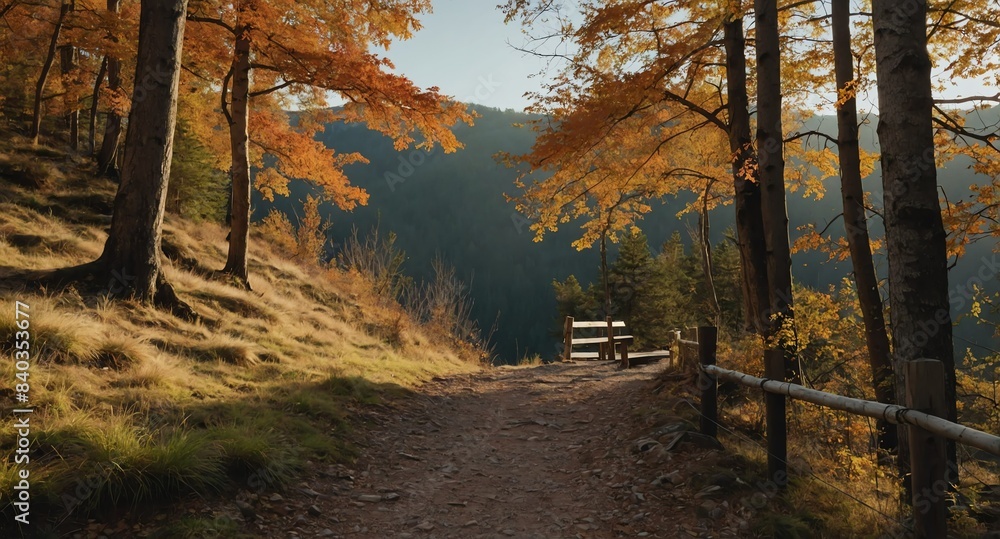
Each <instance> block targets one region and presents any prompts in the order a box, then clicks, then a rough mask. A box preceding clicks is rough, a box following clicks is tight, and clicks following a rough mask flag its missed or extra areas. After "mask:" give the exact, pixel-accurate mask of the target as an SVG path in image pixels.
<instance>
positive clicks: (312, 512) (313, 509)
mask: <svg viewBox="0 0 1000 539" xmlns="http://www.w3.org/2000/svg"><path fill="white" fill-rule="evenodd" d="M309 514H310V515H312V516H314V517H318V516H320V515H322V514H323V511H321V510H320V508H319V507H316V506H315V505H310V506H309Z"/></svg>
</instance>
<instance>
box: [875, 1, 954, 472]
mask: <svg viewBox="0 0 1000 539" xmlns="http://www.w3.org/2000/svg"><path fill="white" fill-rule="evenodd" d="M872 7H873V12H872V21H873V25H874V30H875V55H876V71H877V77H878V106H879V125H878V138H879V144H880V146H881V150H882V155H881V160H882V183H883V190H884V193H883V200H884V205H885V210H884V215H883V218H884V221H885V229H886V249H887V252H888V255H889V302H890V305H891V307H892V310H891V312H890V320H891V327H892V336H893V342H894V343H895V350H894V363H895V367H896V369H895V370H896V373H897V377H900V376H902V374H903V373H904V372H905V371H906V369H905V368H904V367H905V363H906V362H907V361H911V360H915V359H920V358H932V359H937V360H940V361H942V362H943V363H944V365H945V376H946V380H945V400H946V401H947V405H948V419H949V420H951V421H955V420H956V419H957V411H956V391H955V390H956V386H955V362H954V355H953V354H954V351H953V348H952V319H951V314H950V305H949V301H948V257H947V250H946V236H945V231H944V226H943V223H942V218H941V206H940V203H939V200H938V190H937V169H936V165H935V159H934V157H935V145H934V129H933V120H932V109H933V106H934V102H933V95H932V91H931V61H930V58H929V56H928V53H927V22H926V21H927V19H926V17H927V3H926V2H925V1H923V0H917V1H914V2H910V3H908V4H907V8H906V9H903V8H902V7H901V6H900V5H899V4H897V3H895V2H890V1H888V0H874V2H873V4H872ZM905 387H906V383H905V380H899V381H898V382H897V398H898V399H899V400H900V401H901V402H902V401H903V398H904V395H903V394H902V391H903V390H904V388H905ZM900 434H903V432H901V433H900ZM901 443H902V437H901ZM949 460H950V465H951V467H952V468H953V470H954V471H956V472H957V468H955V464H956V462H957V461H956V453H955V447H954V444H951V445H950V447H949ZM900 464H901V466H902V467H904V469H905V468H906V463H904V462H902V459H901V462H900Z"/></svg>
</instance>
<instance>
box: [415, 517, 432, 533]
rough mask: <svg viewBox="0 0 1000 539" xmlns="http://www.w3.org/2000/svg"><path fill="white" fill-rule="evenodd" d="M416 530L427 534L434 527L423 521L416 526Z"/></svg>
mask: <svg viewBox="0 0 1000 539" xmlns="http://www.w3.org/2000/svg"><path fill="white" fill-rule="evenodd" d="M417 529H418V530H420V531H422V532H429V531H431V530H433V529H434V525H433V524H431V523H430V522H428V521H426V520H425V521H423V522H421V523H420V524H417Z"/></svg>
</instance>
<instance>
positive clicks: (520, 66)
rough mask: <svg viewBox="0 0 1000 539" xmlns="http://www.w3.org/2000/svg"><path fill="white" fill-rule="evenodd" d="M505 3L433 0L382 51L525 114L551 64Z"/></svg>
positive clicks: (425, 82) (959, 91)
mask: <svg viewBox="0 0 1000 539" xmlns="http://www.w3.org/2000/svg"><path fill="white" fill-rule="evenodd" d="M504 1H505V0H434V1H433V6H434V12H433V13H431V14H430V15H424V16H423V17H421V22H422V24H423V26H424V27H423V29H421V30H420V31H419V32H417V33H416V34H414V36H413V38H411V39H410V40H408V41H402V42H396V43H394V44H393V46H392V47H391V48H390V49H389V51H388V52H385V51H381V52H382V54H385V55H386V56H387V57H388V58H389V59H391V60H392V61H393V63H394V64H395V65H396V72H397V73H399V74H402V75H405V76H407V77H409V78H410V80H412V81H413V82H414V83H416V84H417V85H419V86H420V87H424V88H426V87H430V86H437V87H439V88H440V89H441V91H442V93H444V94H445V95H448V96H451V97H454V98H456V99H458V100H460V101H464V102H467V103H477V104H481V105H486V106H489V107H496V108H501V109H507V108H512V109H515V110H522V109H524V107H526V106H527V105H529V104H530V102H529V100H528V99H526V98H524V97H523V94H524V93H525V92H528V91H538V90H539V89H541V84H542V82H543V81H544V80H545V77H544V75H542V76H539V75H538V73H539V72H540V71H544V69H545V65H546V62H545V60H544V59H541V58H537V57H534V56H532V55H530V54H525V53H522V52H520V51H517V50H515V49H514V47H512V46H511V45H514V46H523V45H524V44H525V36H524V34H522V32H521V26H520V24H519V23H518V22H517V21H515V22H514V23H512V24H509V25H507V24H504V22H503V13H502V12H501V11H500V10H498V9H497V8H496V6H497V4H500V3H503V2H504ZM567 4H569V5H571V6H573V5H575V2H573V1H569V2H567ZM546 50H549V49H546ZM831 76H832V72H831ZM995 92H996V89H991V88H990V85H988V84H983V83H981V82H971V81H961V82H958V83H953V85H952V87H951V88H948V89H946V90H945V92H944V94H943V95H942V97H949V98H953V97H959V96H962V95H975V94H986V95H992V94H993V93H995ZM875 99H876V95H875V93H874V92H872V93H871V95H869V96H868V99H867V100H864V99H863V100H862V101H863V102H862V103H861V105H860V106H861V108H862V109H866V108H867V109H874V108H876V106H875V103H874V101H875ZM817 101H818V102H817V108H818V109H819V110H818V112H820V113H821V114H833V110H832V108H830V107H829V106H828V104H827V103H820V101H829V99H825V100H817ZM827 109H829V110H827Z"/></svg>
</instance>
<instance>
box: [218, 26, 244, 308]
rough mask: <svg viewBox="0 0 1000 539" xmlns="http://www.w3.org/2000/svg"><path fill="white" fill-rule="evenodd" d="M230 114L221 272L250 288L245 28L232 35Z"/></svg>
mask: <svg viewBox="0 0 1000 539" xmlns="http://www.w3.org/2000/svg"><path fill="white" fill-rule="evenodd" d="M230 94H231V96H232V97H231V99H232V112H231V119H230V123H229V142H230V145H231V147H232V156H233V164H232V169H231V172H232V178H233V199H232V216H233V217H232V223H231V225H230V232H229V257H228V258H227V260H226V267H225V268H223V269H222V271H223V272H225V273H228V274H230V275H232V276H233V277H235V278H236V279H237V280H238V281H239V282H240V283H241V284H242V285H243V286H245V287H247V288H250V281H249V276H248V274H247V251H248V248H249V243H250V157H249V153H248V150H249V148H248V145H249V136H248V131H247V124H248V123H249V119H250V107H249V99H250V38H249V35H248V34H247V28H245V27H241V28H239V29H237V32H236V49H235V57H234V58H233V82H232V90H231V92H230Z"/></svg>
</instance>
